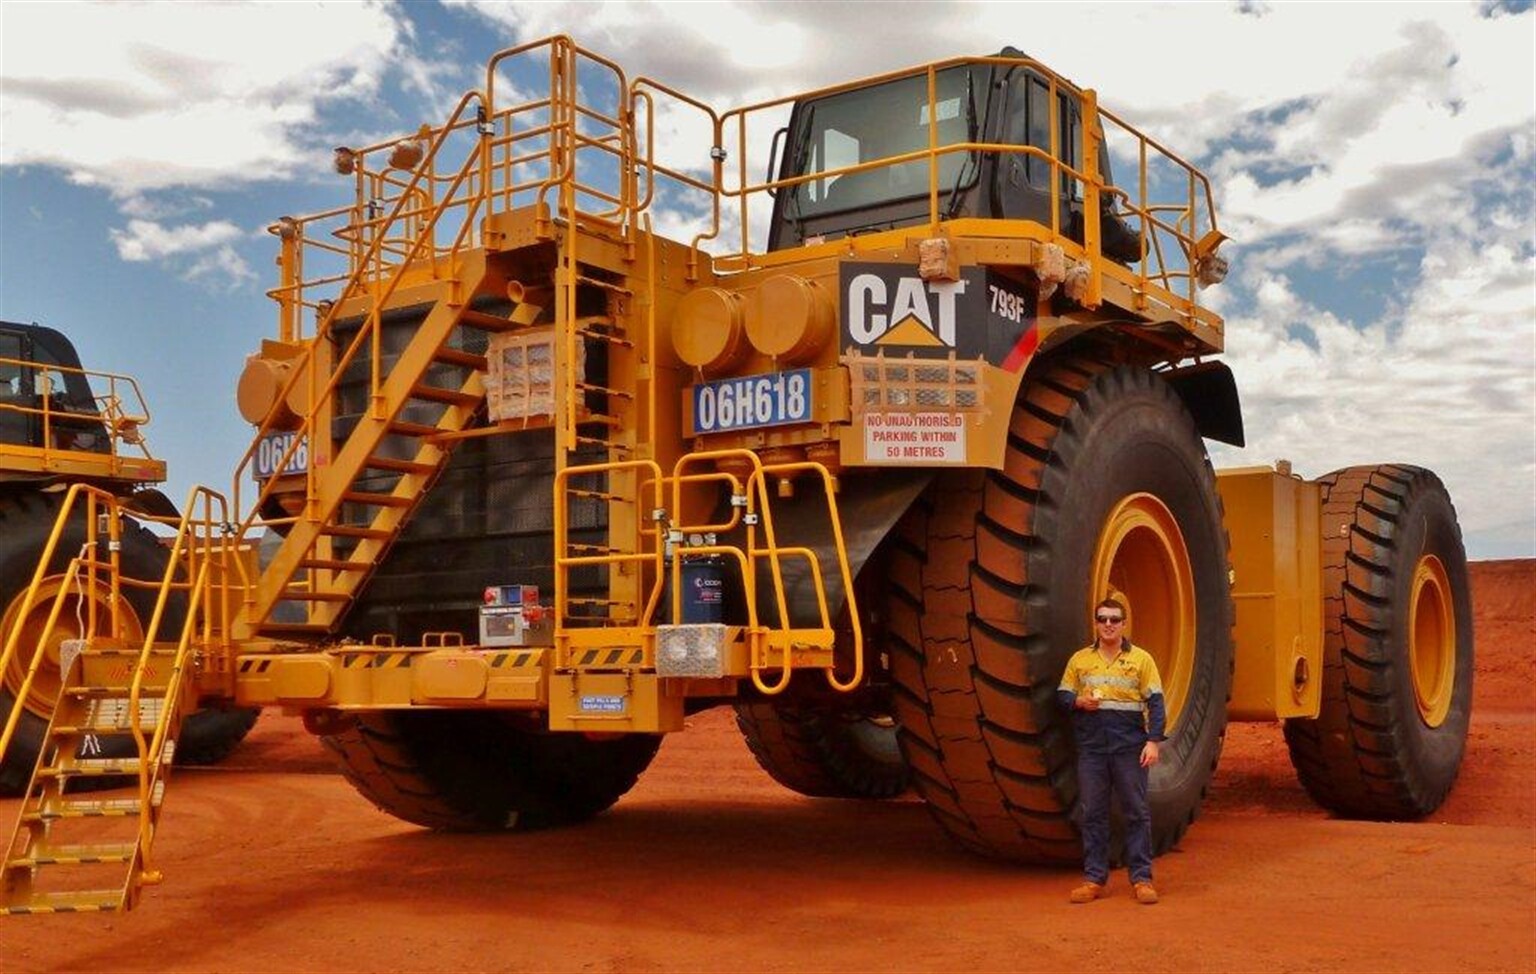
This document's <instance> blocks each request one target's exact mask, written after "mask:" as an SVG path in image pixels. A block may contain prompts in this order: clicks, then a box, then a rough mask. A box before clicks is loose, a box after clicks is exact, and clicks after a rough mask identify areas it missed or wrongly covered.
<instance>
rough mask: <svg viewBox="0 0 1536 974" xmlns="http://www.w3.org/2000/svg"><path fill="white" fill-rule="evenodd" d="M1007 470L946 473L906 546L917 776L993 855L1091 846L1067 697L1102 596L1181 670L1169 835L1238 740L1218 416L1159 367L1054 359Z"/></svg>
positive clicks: (909, 705)
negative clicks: (1213, 462) (1205, 416)
mask: <svg viewBox="0 0 1536 974" xmlns="http://www.w3.org/2000/svg"><path fill="white" fill-rule="evenodd" d="M1005 464H1006V465H1005V468H1004V469H1003V470H1001V471H983V470H966V471H954V472H952V473H948V474H945V475H943V476H941V477H939V478H938V479H937V480H936V481H935V482H934V484H933V486H932V487H930V489H929V490H928V491H927V493H926V494H925V495H924V496H923V497H922V498H920V499H919V501H918V502H917V503H916V504H915V505H914V506H913V508H912V510H911V511H909V512H908V514H907V515H906V516H905V517H904V518H903V520H902V522H901V523H900V525H899V526H898V529H897V532H896V536H895V538H894V540H893V542H892V544H891V546H890V552H889V554H890V565H891V568H890V576H889V577H890V586H889V590H890V593H891V594H890V599H889V601H888V605H887V615H888V618H889V628H890V633H891V635H892V637H893V638H892V645H893V649H892V670H893V675H894V677H895V680H896V683H897V686H898V687H899V690H900V692H899V693H898V694H897V697H896V715H897V719H898V721H899V722H900V724H901V731H902V733H901V742H902V748H903V751H904V752H905V754H906V756H907V759H908V762H909V764H910V765H911V766H912V769H913V774H914V784H915V786H916V788H917V790H918V792H919V793H920V794H921V795H922V796H923V797H924V798H925V799H926V800H927V802H928V806H929V808H930V810H931V811H932V812H933V814H934V816H935V817H936V818H937V819H938V821H939V822H940V824H941V825H942V826H943V827H944V828H945V829H946V830H947V831H948V832H949V833H950V834H951V835H952V836H954V837H955V838H956V839H957V840H959V841H960V842H961V843H962V844H963V845H965V846H967V847H969V848H972V849H974V850H976V851H978V852H981V853H983V854H986V855H990V856H1001V857H1004V858H1009V859H1016V860H1026V861H1042V860H1044V861H1068V860H1075V859H1077V858H1078V857H1079V855H1080V846H1079V843H1078V837H1077V830H1076V827H1075V825H1074V822H1073V817H1074V812H1075V807H1076V803H1077V781H1076V767H1075V761H1074V755H1075V747H1074V743H1073V740H1072V732H1071V727H1070V721H1069V717H1068V715H1067V714H1064V713H1062V712H1061V711H1060V709H1059V707H1058V705H1057V703H1056V686H1057V683H1058V681H1059V680H1060V677H1061V673H1062V670H1063V669H1064V668H1065V666H1066V661H1067V658H1068V657H1069V656H1070V655H1071V654H1072V653H1073V652H1074V651H1075V650H1076V649H1078V648H1079V647H1080V646H1082V645H1083V644H1084V643H1085V642H1086V641H1087V640H1088V639H1089V638H1091V637H1090V635H1089V632H1088V628H1089V626H1088V620H1089V616H1090V611H1091V608H1092V606H1093V604H1094V603H1095V602H1097V601H1098V600H1099V599H1100V598H1102V597H1104V596H1105V595H1107V594H1114V595H1116V597H1118V598H1120V599H1121V601H1122V602H1125V603H1126V604H1127V606H1128V608H1129V610H1130V618H1131V625H1130V627H1129V631H1128V636H1129V637H1130V638H1131V640H1132V642H1133V643H1134V644H1136V645H1138V646H1141V647H1142V648H1144V649H1146V650H1148V651H1149V652H1150V653H1151V654H1152V655H1153V657H1154V658H1155V659H1156V661H1157V663H1158V667H1159V671H1160V672H1161V674H1162V675H1163V681H1164V691H1165V695H1166V698H1167V702H1168V704H1169V731H1168V734H1169V737H1168V741H1167V742H1166V743H1165V744H1164V747H1163V761H1162V763H1161V764H1159V765H1158V767H1157V768H1155V769H1154V770H1153V773H1152V776H1151V783H1150V796H1149V797H1150V804H1151V810H1152V831H1153V844H1154V850H1155V851H1156V852H1162V851H1165V850H1167V849H1168V848H1170V847H1171V846H1172V845H1173V844H1174V843H1175V842H1177V841H1178V839H1179V838H1180V836H1182V835H1183V833H1184V831H1185V830H1186V829H1187V828H1188V827H1189V825H1190V823H1191V822H1192V821H1193V820H1194V818H1195V816H1196V814H1197V813H1198V810H1199V806H1200V802H1201V799H1202V798H1203V797H1204V794H1205V791H1206V788H1207V786H1208V784H1209V782H1210V779H1211V775H1212V773H1213V772H1214V769H1215V766H1216V760H1217V757H1218V756H1219V754H1220V751H1221V743H1222V738H1223V735H1224V732H1225V728H1226V703H1227V699H1228V696H1229V695H1230V690H1231V679H1232V645H1231V630H1232V621H1233V615H1232V606H1231V599H1230V590H1229V583H1228V556H1227V538H1226V532H1225V529H1224V528H1223V526H1222V512H1221V503H1220V500H1219V498H1218V496H1217V494H1216V488H1215V475H1214V473H1213V472H1212V470H1211V467H1210V462H1209V460H1208V459H1207V457H1206V455H1205V451H1204V447H1203V444H1202V442H1201V439H1200V436H1199V433H1198V432H1197V431H1196V428H1195V425H1194V422H1193V420H1192V419H1191V417H1190V415H1189V413H1188V411H1187V410H1186V409H1185V407H1184V405H1183V403H1182V402H1181V401H1180V400H1179V398H1178V396H1177V394H1176V393H1175V392H1174V391H1173V390H1172V389H1171V388H1170V387H1169V386H1168V385H1167V384H1166V383H1164V382H1163V381H1162V380H1160V379H1158V378H1157V377H1156V376H1155V375H1153V374H1152V373H1150V372H1147V371H1145V370H1142V369H1138V368H1131V367H1119V368H1114V367H1111V366H1110V365H1108V364H1105V363H1102V362H1098V361H1094V360H1092V359H1089V358H1084V357H1067V358H1064V359H1060V360H1057V361H1055V362H1053V363H1041V365H1040V367H1039V369H1038V370H1037V372H1035V373H1034V374H1032V375H1031V376H1029V377H1027V378H1026V380H1025V386H1024V390H1023V392H1022V393H1021V396H1020V400H1019V402H1018V404H1017V406H1016V407H1015V409H1014V413H1013V417H1012V422H1011V426H1010V433H1009V447H1008V452H1007V457H1006V461H1005Z"/></svg>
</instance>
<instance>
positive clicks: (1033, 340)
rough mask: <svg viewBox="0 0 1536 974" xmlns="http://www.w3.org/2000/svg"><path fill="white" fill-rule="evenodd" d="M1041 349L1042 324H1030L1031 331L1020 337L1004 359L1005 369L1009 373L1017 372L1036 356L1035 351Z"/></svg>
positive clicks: (1036, 322) (1037, 322) (1034, 322)
mask: <svg viewBox="0 0 1536 974" xmlns="http://www.w3.org/2000/svg"><path fill="white" fill-rule="evenodd" d="M1039 347H1040V322H1039V321H1033V322H1030V325H1029V330H1028V331H1026V332H1024V334H1022V335H1020V336H1019V340H1018V341H1017V342H1014V344H1013V348H1011V349H1009V350H1008V354H1007V356H1005V357H1004V358H1003V368H1004V369H1006V370H1007V371H1009V372H1017V371H1019V370H1020V369H1022V368H1023V367H1024V365H1025V363H1027V362H1028V361H1029V360H1030V358H1031V357H1032V356H1033V355H1034V354H1035V349H1037V348H1039Z"/></svg>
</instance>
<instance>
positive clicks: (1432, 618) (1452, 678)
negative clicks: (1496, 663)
mask: <svg viewBox="0 0 1536 974" xmlns="http://www.w3.org/2000/svg"><path fill="white" fill-rule="evenodd" d="M1408 664H1409V669H1410V670H1411V671H1412V672H1413V696H1414V700H1415V702H1416V703H1417V704H1418V706H1419V716H1420V717H1422V718H1423V719H1424V723H1426V724H1428V725H1429V726H1430V727H1439V726H1440V725H1441V724H1442V723H1443V722H1444V721H1445V715H1446V714H1447V713H1449V712H1450V709H1451V689H1452V686H1453V685H1454V683H1455V682H1456V616H1455V614H1454V613H1452V612H1451V582H1450V577H1449V576H1448V575H1446V572H1445V565H1444V564H1442V563H1441V561H1440V559H1439V558H1436V557H1435V556H1434V555H1425V556H1424V557H1423V558H1420V559H1419V563H1418V564H1417V565H1415V566H1414V569H1413V596H1412V598H1411V599H1410V601H1409V603H1408Z"/></svg>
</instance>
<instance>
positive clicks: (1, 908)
mask: <svg viewBox="0 0 1536 974" xmlns="http://www.w3.org/2000/svg"><path fill="white" fill-rule="evenodd" d="M122 907H123V891H122V890H120V889H92V890H69V891H67V892H56V893H32V894H31V895H28V896H21V897H18V899H17V901H16V902H13V903H6V904H4V905H0V914H12V915H17V916H24V915H26V914H29V913H96V912H100V911H103V910H120V909H122Z"/></svg>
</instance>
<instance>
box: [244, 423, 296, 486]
mask: <svg viewBox="0 0 1536 974" xmlns="http://www.w3.org/2000/svg"><path fill="white" fill-rule="evenodd" d="M298 435H299V434H297V433H268V434H267V435H266V436H263V437H262V438H261V443H259V444H257V446H256V456H255V458H254V459H253V460H252V462H251V474H252V476H254V477H255V478H256V479H257V480H266V479H267V478H268V477H271V476H272V475H273V474H275V473H277V462H278V461H279V460H281V459H282V458H283V454H284V453H286V452H287V451H288V447H289V446H290V445H291V444H292V443H293V438H294V437H296V436H298ZM308 469H309V444H308V443H300V444H299V446H298V449H296V450H294V451H293V455H292V456H290V457H289V458H288V465H287V466H286V467H284V468H283V473H285V474H295V473H303V472H304V471H306V470H308Z"/></svg>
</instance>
